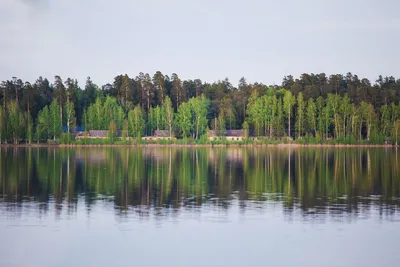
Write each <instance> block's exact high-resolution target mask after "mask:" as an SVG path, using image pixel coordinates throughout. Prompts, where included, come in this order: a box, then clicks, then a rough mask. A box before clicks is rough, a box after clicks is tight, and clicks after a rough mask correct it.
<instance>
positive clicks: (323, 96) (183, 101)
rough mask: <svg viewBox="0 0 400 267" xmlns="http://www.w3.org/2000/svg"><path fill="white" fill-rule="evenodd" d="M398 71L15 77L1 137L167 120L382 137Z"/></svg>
mask: <svg viewBox="0 0 400 267" xmlns="http://www.w3.org/2000/svg"><path fill="white" fill-rule="evenodd" d="M399 101H400V80H399V79H398V80H396V79H395V78H394V77H392V76H390V77H382V76H379V77H378V78H377V80H375V81H373V82H371V81H369V80H368V79H366V78H359V77H358V76H357V75H353V74H351V73H347V74H346V75H341V74H334V75H330V76H327V75H326V74H325V73H320V74H302V75H301V76H300V77H298V78H294V77H292V76H290V75H289V76H285V77H284V78H283V81H282V84H281V85H272V86H271V85H265V84H262V83H257V82H256V83H248V82H247V81H246V79H245V78H241V79H240V80H239V83H238V85H237V86H234V85H233V84H232V83H231V82H230V81H229V79H227V78H226V79H224V80H219V81H216V82H213V83H207V82H202V81H201V80H200V79H194V80H181V79H180V78H179V76H178V75H177V74H176V73H173V74H172V75H171V76H168V75H164V74H163V73H161V72H159V71H158V72H156V73H155V74H154V75H152V76H151V75H150V74H148V73H146V74H144V73H139V75H138V76H136V77H130V76H128V75H127V74H123V75H118V76H116V77H115V78H114V80H113V82H112V83H107V84H104V85H100V86H99V85H96V84H95V83H94V82H93V81H92V80H91V78H90V77H88V78H87V79H86V83H85V85H82V86H81V85H79V84H78V82H77V80H76V79H73V78H66V79H62V78H61V77H60V76H57V75H56V76H55V77H52V79H51V80H49V79H47V78H43V77H39V78H38V79H37V80H36V81H31V82H28V81H22V80H21V79H18V78H15V77H13V78H11V79H10V80H6V81H3V82H2V83H1V88H0V104H1V107H0V118H1V123H0V137H1V140H0V142H1V143H6V142H13V143H19V142H28V143H31V142H32V141H34V140H35V141H37V142H39V141H44V142H45V141H47V140H49V139H53V140H56V139H59V138H60V137H61V135H62V134H63V133H65V132H74V131H75V130H76V129H77V130H79V131H82V130H85V131H86V130H109V129H110V128H112V129H114V131H115V132H116V131H119V130H125V131H126V132H127V133H128V135H129V136H133V137H140V136H144V135H152V134H153V131H154V130H156V129H157V130H168V131H169V132H170V133H172V132H173V133H174V135H175V136H177V137H191V138H194V139H198V138H200V137H201V136H202V135H204V134H205V133H206V132H207V129H214V130H218V132H220V133H222V134H223V132H224V131H225V130H227V129H242V128H246V129H247V128H248V130H249V133H250V135H253V136H267V137H268V138H271V139H273V138H281V137H284V136H286V137H288V136H289V137H292V138H296V139H301V138H304V137H313V138H317V139H330V138H335V139H339V138H352V139H354V140H364V139H365V140H368V141H370V140H374V141H375V142H384V141H385V140H387V139H388V138H392V139H393V138H395V139H397V136H398V135H399V134H400V122H399V120H400V105H399Z"/></svg>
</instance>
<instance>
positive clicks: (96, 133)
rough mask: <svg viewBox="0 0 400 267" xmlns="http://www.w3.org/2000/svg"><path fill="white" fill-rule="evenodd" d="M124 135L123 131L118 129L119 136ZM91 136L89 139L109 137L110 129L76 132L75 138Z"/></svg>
mask: <svg viewBox="0 0 400 267" xmlns="http://www.w3.org/2000/svg"><path fill="white" fill-rule="evenodd" d="M121 136H122V131H117V137H121ZM85 137H86V138H89V139H105V138H108V130H89V131H87V132H86V136H85V132H76V135H75V138H76V139H81V138H85Z"/></svg>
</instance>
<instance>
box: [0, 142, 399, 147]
mask: <svg viewBox="0 0 400 267" xmlns="http://www.w3.org/2000/svg"><path fill="white" fill-rule="evenodd" d="M0 147H6V148H10V147H14V148H18V147H21V148H31V147H32V148H51V147H52V148H82V147H84V148H101V147H127V148H135V147H145V148H152V147H153V148H154V147H173V148H183V147H186V148H187V147H188V148H191V147H207V148H213V147H219V148H221V147H222V148H223V147H248V148H253V147H257V148H259V147H278V148H285V147H290V148H301V147H304V148H306V147H314V148H321V147H326V148H370V147H371V148H372V147H383V148H397V147H400V145H397V146H396V145H391V144H380V145H374V144H348V145H347V144H296V143H289V144H284V143H282V144H97V145H95V144H87V145H85V144H45V143H43V144H18V145H14V144H0Z"/></svg>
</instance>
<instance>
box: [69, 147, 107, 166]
mask: <svg viewBox="0 0 400 267" xmlns="http://www.w3.org/2000/svg"><path fill="white" fill-rule="evenodd" d="M75 158H76V159H77V160H82V161H84V162H88V163H105V162H107V153H106V151H105V150H98V149H90V150H84V151H80V150H77V151H76V153H75Z"/></svg>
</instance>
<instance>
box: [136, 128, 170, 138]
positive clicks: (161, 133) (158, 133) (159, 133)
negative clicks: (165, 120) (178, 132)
mask: <svg viewBox="0 0 400 267" xmlns="http://www.w3.org/2000/svg"><path fill="white" fill-rule="evenodd" d="M142 139H143V140H170V139H171V135H170V133H169V131H168V130H155V131H154V133H153V135H152V136H144V137H142Z"/></svg>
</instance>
